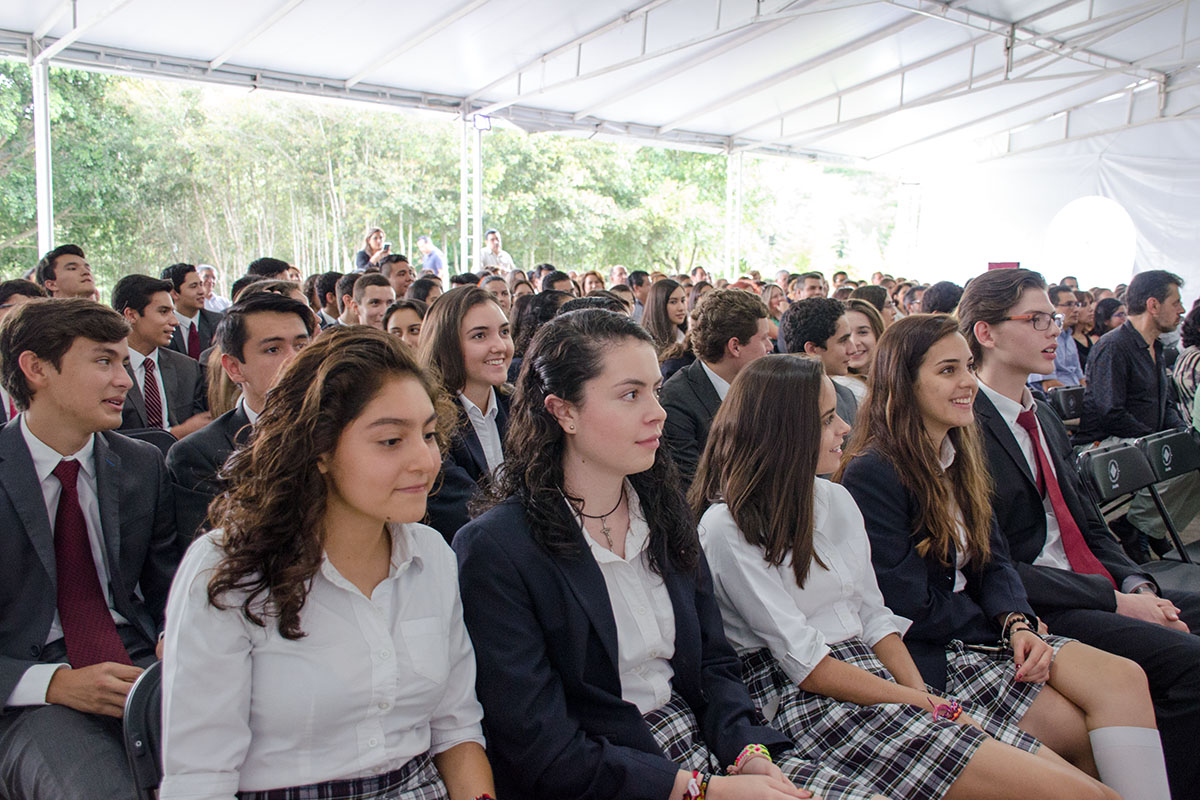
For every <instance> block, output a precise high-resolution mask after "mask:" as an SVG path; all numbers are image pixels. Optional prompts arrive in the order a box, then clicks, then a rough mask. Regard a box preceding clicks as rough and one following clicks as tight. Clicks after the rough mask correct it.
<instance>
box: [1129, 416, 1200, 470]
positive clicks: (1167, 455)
mask: <svg viewBox="0 0 1200 800" xmlns="http://www.w3.org/2000/svg"><path fill="white" fill-rule="evenodd" d="M1134 445H1136V446H1137V448H1138V449H1139V450H1141V451H1142V454H1143V455H1144V456H1146V460H1147V461H1149V462H1150V469H1151V470H1153V471H1154V477H1155V479H1156V480H1159V481H1165V480H1167V479H1168V478H1174V477H1175V476H1177V475H1185V474H1187V473H1189V472H1194V471H1195V470H1197V469H1200V444H1197V443H1196V440H1195V439H1193V438H1192V434H1191V432H1190V431H1189V430H1188V429H1187V428H1176V429H1174V430H1170V431H1162V432H1161V433H1152V434H1150V435H1149V436H1143V437H1142V438H1140V439H1138V440H1137V441H1136V442H1134Z"/></svg>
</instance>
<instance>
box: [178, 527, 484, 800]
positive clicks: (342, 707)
mask: <svg viewBox="0 0 1200 800" xmlns="http://www.w3.org/2000/svg"><path fill="white" fill-rule="evenodd" d="M389 531H390V532H391V535H392V557H391V566H390V568H389V570H388V577H387V578H385V579H384V580H383V581H382V582H380V584H379V585H378V586H376V587H375V589H374V591H373V592H372V593H371V596H370V597H366V596H364V595H363V594H362V592H360V591H359V590H358V589H357V588H356V587H355V586H354V584H352V583H350V581H348V580H346V578H344V577H343V576H342V575H341V574H340V573H339V572H338V571H337V569H336V568H335V567H334V566H333V564H331V563H330V562H329V561H328V560H327V559H326V560H323V561H322V563H321V567H320V569H319V570H318V571H317V573H316V574H315V575H314V576H313V579H312V583H311V587H310V589H309V593H308V599H307V601H306V602H305V605H304V609H303V611H302V612H301V615H300V625H301V629H302V630H303V631H304V632H305V633H306V634H307V635H306V636H305V637H303V638H301V639H298V640H295V641H292V640H289V639H285V638H283V637H282V636H281V635H280V634H279V630H278V628H277V626H276V621H275V620H274V619H272V618H271V617H267V618H266V623H267V624H266V627H265V628H262V627H259V626H257V625H254V624H253V623H251V622H249V621H247V620H246V618H245V617H244V616H243V615H242V612H241V609H240V604H241V602H242V598H243V597H244V594H241V593H236V592H231V593H229V594H228V595H227V596H226V598H225V602H226V603H227V604H229V605H230V606H231V607H230V608H226V609H217V608H214V607H213V606H212V605H211V604H210V603H209V602H208V582H209V579H210V578H211V576H212V571H213V569H214V568H215V567H216V565H217V564H218V563H219V562H220V560H221V557H222V553H221V551H220V549H219V544H218V543H219V542H220V537H221V535H222V532H221V531H220V530H216V531H213V532H211V533H209V534H207V535H205V536H203V537H201V538H200V539H199V540H198V541H197V542H196V543H195V544H193V545H192V547H191V548H190V549H189V550H188V552H187V555H186V556H185V557H184V559H183V563H182V564H180V566H179V572H178V574H176V576H175V581H174V583H173V584H172V586H171V595H170V598H169V600H168V603H167V623H166V653H165V657H164V658H163V721H164V730H163V767H164V774H165V777H164V779H163V784H162V790H161V793H160V794H159V797H161V798H163V800H168V798H189V800H192V799H195V798H221V800H233V797H234V793H235V792H237V791H238V790H246V791H261V790H264V789H271V788H280V787H288V786H301V785H305V784H309V783H321V782H325V781H332V780H341V779H347V778H355V777H363V776H368V775H377V774H382V773H386V772H389V771H391V770H395V769H399V768H400V767H401V766H403V765H404V764H405V763H406V762H408V761H409V760H410V759H412V758H414V757H416V756H418V755H421V754H422V753H425V752H427V751H429V752H432V753H434V754H437V753H441V752H444V751H446V750H449V749H450V748H451V747H454V746H455V745H458V744H461V743H463V742H478V743H480V744H481V745H482V744H483V734H482V728H481V726H480V721H481V720H482V718H483V709H482V707H481V706H480V705H479V702H478V701H477V700H476V699H475V653H474V650H473V649H472V647H471V640H470V639H469V638H468V637H467V630H466V627H465V626H464V624H463V619H462V603H461V602H460V599H459V593H458V570H457V565H456V564H455V560H454V553H453V552H452V551H451V550H450V548H449V547H448V546H447V545H446V543H445V541H444V540H443V539H442V536H441V534H439V533H438V532H437V531H435V530H433V529H432V528H429V527H427V526H425V525H418V524H406V525H399V524H393V525H389Z"/></svg>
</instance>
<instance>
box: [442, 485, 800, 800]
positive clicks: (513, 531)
mask: <svg viewBox="0 0 1200 800" xmlns="http://www.w3.org/2000/svg"><path fill="white" fill-rule="evenodd" d="M578 546H579V548H580V551H579V555H577V556H570V557H567V556H554V555H551V554H550V553H549V552H548V551H546V550H545V549H544V548H542V547H541V546H540V545H538V544H537V543H536V542H535V541H534V539H533V535H532V532H531V531H530V529H529V525H528V522H527V519H526V516H525V510H524V507H523V505H522V504H521V502H520V501H519V500H518V499H517V498H509V499H508V500H506V501H505V502H503V503H501V504H500V505H498V506H496V507H494V508H492V509H490V510H489V511H487V512H486V513H484V514H482V515H480V516H479V517H478V518H477V519H475V520H473V521H471V522H470V523H468V524H467V525H466V526H465V527H464V528H463V529H462V530H461V531H459V533H458V536H457V537H455V539H454V549H455V551H456V552H457V553H458V563H459V581H460V583H461V587H462V599H463V616H464V618H465V619H466V623H467V629H468V631H469V632H470V634H471V641H472V642H473V643H474V645H475V660H476V663H477V664H478V677H477V679H476V689H477V692H478V695H479V700H480V702H482V703H483V708H484V714H485V716H484V727H485V729H486V733H487V741H488V756H489V758H490V760H491V763H492V770H493V773H494V774H495V778H496V788H497V794H498V796H500V797H504V798H509V800H516V798H528V799H529V800H535V799H536V800H556V799H557V798H572V799H575V798H577V799H578V800H612V799H613V798H621V799H622V800H641V799H642V798H644V799H645V800H663V798H666V797H668V796H670V794H671V789H672V786H673V784H674V781H675V776H676V775H677V774H678V771H679V767H677V766H676V765H675V764H674V763H672V762H671V761H670V760H669V759H667V758H666V756H665V755H664V754H663V751H662V750H661V749H660V748H659V746H658V744H657V743H656V742H655V740H654V737H653V736H652V735H651V733H650V729H649V727H648V726H647V725H646V722H645V720H644V719H643V718H642V715H641V713H640V712H639V711H638V709H637V707H636V706H634V705H633V704H631V703H627V702H625V701H624V700H622V699H621V677H620V673H619V670H618V666H617V626H616V622H615V621H614V618H613V612H612V606H611V604H610V602H609V599H608V590H607V588H606V586H605V582H604V576H603V574H602V573H601V572H600V567H599V565H598V564H597V563H596V561H595V559H594V558H593V557H592V555H591V553H590V552H589V551H588V549H587V545H586V543H585V541H584V538H583V533H582V532H580V534H579V539H578ZM701 559H703V556H701ZM664 583H665V584H666V588H667V592H668V593H669V594H670V596H671V607H672V608H673V610H674V612H675V655H674V657H673V658H672V659H671V666H672V668H673V669H674V671H675V677H674V680H673V681H672V685H673V688H674V690H675V691H676V692H677V693H678V694H679V695H681V696H682V697H683V699H684V700H685V701H687V703H688V705H690V706H691V708H692V709H693V710H694V711H695V713H696V718H697V720H698V721H699V723H700V728H701V731H702V732H703V736H704V740H705V741H706V742H707V743H708V745H709V747H710V749H711V750H712V752H713V753H714V755H716V757H717V758H718V759H719V760H720V762H721V763H722V764H731V763H733V761H734V759H736V758H737V755H738V754H739V753H740V752H741V750H742V748H743V747H745V746H746V745H747V744H751V743H757V744H762V745H764V746H766V747H767V748H769V749H770V750H771V752H772V754H774V755H778V754H779V753H780V752H782V751H784V750H788V749H790V748H791V746H792V745H791V742H789V741H788V740H787V739H786V738H785V737H783V736H782V735H781V734H779V733H778V732H776V731H774V730H772V729H771V728H768V727H765V726H764V725H762V724H761V720H760V718H759V716H758V714H757V712H756V711H755V709H754V706H753V705H752V704H751V701H750V697H749V695H748V693H747V691H746V687H745V685H744V684H743V683H742V678H741V666H740V662H739V661H738V658H737V655H736V654H735V653H734V651H733V649H732V648H731V647H730V646H729V644H728V642H726V640H725V633H724V628H723V627H722V623H721V613H720V611H719V609H718V608H717V603H716V599H715V598H714V596H713V585H712V578H711V576H710V575H709V572H708V565H707V563H705V562H704V561H703V560H702V561H701V567H700V571H699V574H696V575H693V574H685V573H682V572H678V571H675V570H672V569H668V570H667V573H666V575H665V576H664Z"/></svg>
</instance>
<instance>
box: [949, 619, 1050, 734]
mask: <svg viewBox="0 0 1200 800" xmlns="http://www.w3.org/2000/svg"><path fill="white" fill-rule="evenodd" d="M1045 639H1046V644H1048V645H1050V646H1051V647H1052V648H1054V655H1056V656H1057V655H1058V651H1059V650H1060V649H1061V648H1062V646H1063V645H1064V644H1066V643H1067V642H1070V641H1073V640H1071V639H1067V638H1066V637H1063V636H1046V637H1045ZM1016 674H1017V668H1016V665H1015V664H1013V660H1012V653H1010V652H1003V653H980V652H977V651H974V650H970V649H968V647H967V645H965V644H963V643H962V642H960V641H958V640H957V639H956V640H954V641H951V642H950V644H949V645H947V646H946V694H947V695H949V696H950V697H954V698H957V699H958V700H959V701H961V702H962V704H963V709H964V710H965V711H966V712H967V713H968V714H970V715H971V716H972V717H974V718H975V719H976V720H977V721H978V722H979V724H980V725H981V726H982V727H983V729H984V730H985V731H987V732H988V733H989V734H990V735H992V736H994V737H995V738H996V739H999V740H1000V741H1002V742H1004V743H1005V744H1010V745H1012V746H1013V747H1019V748H1021V749H1022V750H1028V751H1029V752H1031V753H1035V752H1037V750H1038V748H1040V747H1041V742H1039V741H1038V740H1037V739H1035V738H1033V737H1032V736H1030V735H1029V734H1027V733H1025V732H1024V731H1021V730H1018V729H1017V723H1018V722H1020V721H1021V718H1022V717H1024V716H1025V713H1026V712H1027V711H1029V707H1030V706H1031V705H1033V701H1034V700H1035V699H1037V695H1038V692H1040V691H1041V690H1042V686H1043V684H1040V683H1022V682H1018V681H1017V680H1015V677H1016Z"/></svg>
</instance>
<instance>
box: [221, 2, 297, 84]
mask: <svg viewBox="0 0 1200 800" xmlns="http://www.w3.org/2000/svg"><path fill="white" fill-rule="evenodd" d="M303 2H304V0H286V2H285V3H284V4H283V5H281V6H279V7H278V8H276V9H275V10H274V11H272V12H271V13H270V14H268V15H267V16H266V17H264V18H263V19H262V21H260V22H259V23H258V24H257V25H255V26H254V27H253V28H251V29H250V31H249V32H247V33H246V35H245V36H243V37H242V38H240V39H238V40H237V41H236V42H234V43H233V44H232V45H230V46H229V48H228V49H226V50H225V52H223V53H221V55H219V56H217V57H216V58H214V59H213V60H212V61H210V62H208V68H209V69H216V68H217V67H219V66H221V65H222V64H224V63H225V62H226V61H228V60H229V59H230V58H232V57H233V55H234V54H235V53H237V52H238V51H239V50H241V49H242V48H243V47H245V46H246V45H248V44H250V43H251V42H253V41H254V40H255V39H257V38H258V37H259V36H262V35H263V34H264V33H266V32H267V30H268V29H269V28H270V27H271V26H272V25H274V24H275V23H276V22H278V21H279V20H281V19H283V18H284V17H286V16H287V15H288V14H289V13H290V12H291V11H292V9H294V8H295V7H296V6H298V5H300V4H301V3H303Z"/></svg>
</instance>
